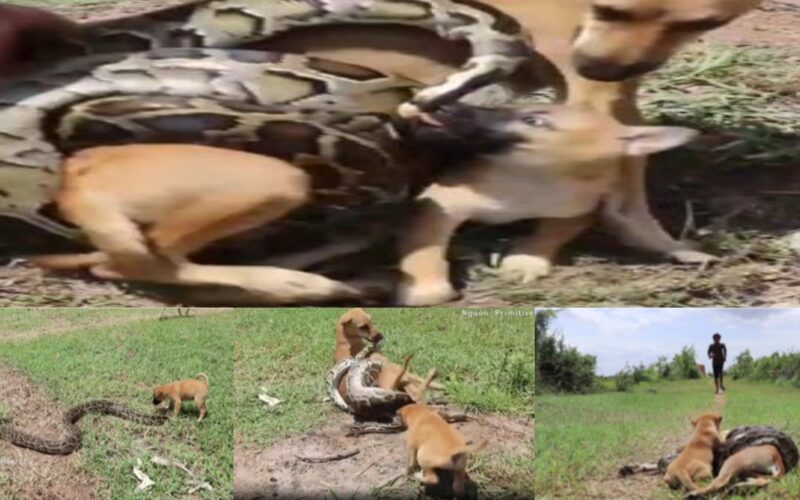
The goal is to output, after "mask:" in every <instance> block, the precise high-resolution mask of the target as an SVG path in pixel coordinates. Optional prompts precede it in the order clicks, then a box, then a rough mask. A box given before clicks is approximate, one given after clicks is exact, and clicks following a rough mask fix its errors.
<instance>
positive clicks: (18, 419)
mask: <svg viewBox="0 0 800 500" xmlns="http://www.w3.org/2000/svg"><path fill="white" fill-rule="evenodd" d="M0 401H3V404H4V405H5V406H6V407H7V408H8V414H6V415H5V416H6V417H8V418H10V419H11V421H12V422H13V423H14V425H16V426H19V427H20V428H23V429H26V430H29V431H30V432H33V433H35V434H38V435H41V436H43V437H49V438H58V437H59V433H60V432H61V429H60V426H59V425H54V424H55V423H56V422H60V421H61V417H62V415H63V412H64V411H65V408H62V407H61V406H60V405H59V404H58V403H57V402H55V401H52V400H50V399H48V398H47V397H46V396H45V394H44V392H43V391H42V390H41V389H40V388H39V387H37V386H36V385H34V384H32V383H31V382H30V381H29V380H28V379H27V378H26V377H25V376H24V375H22V374H20V373H19V372H17V371H15V370H13V369H11V368H9V367H7V366H5V365H2V364H0ZM80 463H81V451H80V450H78V451H76V452H75V453H73V454H72V455H68V456H66V457H56V456H49V455H43V454H41V453H37V452H35V451H31V450H25V449H22V448H17V447H16V446H13V445H11V444H10V443H7V442H5V441H2V440H0V490H2V491H3V492H4V494H8V495H11V497H12V498H29V499H42V500H56V499H59V498H97V496H96V494H95V491H96V490H97V488H98V486H99V485H100V484H101V480H100V479H99V478H97V477H94V476H92V475H90V474H89V473H87V472H86V471H85V470H82V469H81V467H80Z"/></svg>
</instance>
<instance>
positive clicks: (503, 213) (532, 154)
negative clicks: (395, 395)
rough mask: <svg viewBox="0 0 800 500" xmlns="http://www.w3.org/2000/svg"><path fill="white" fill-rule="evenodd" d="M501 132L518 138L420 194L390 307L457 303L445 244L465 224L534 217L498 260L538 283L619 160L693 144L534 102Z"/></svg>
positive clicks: (605, 189)
mask: <svg viewBox="0 0 800 500" xmlns="http://www.w3.org/2000/svg"><path fill="white" fill-rule="evenodd" d="M517 109H518V111H517V112H518V113H520V116H532V117H535V118H536V119H537V120H546V121H547V125H546V126H542V125H529V124H526V123H525V122H523V121H521V120H520V119H515V120H514V121H513V122H512V123H511V124H510V125H509V129H510V130H509V132H511V133H514V134H516V135H517V136H520V137H523V138H524V140H523V141H522V142H520V143H518V144H516V145H514V146H513V147H512V148H511V150H510V151H508V152H505V153H503V154H502V155H500V154H498V155H494V156H491V157H488V158H486V159H485V160H483V161H482V162H481V163H476V164H473V165H472V166H471V167H468V168H464V169H462V170H460V171H458V172H456V173H454V174H453V175H451V176H449V177H446V178H444V179H441V180H440V181H438V182H436V183H434V184H432V185H431V186H430V187H428V188H427V189H426V190H425V191H424V192H423V193H422V194H421V195H420V197H419V198H418V199H419V201H420V205H421V211H420V214H419V215H418V217H417V219H416V220H415V221H414V222H413V223H412V227H411V229H410V230H409V231H408V233H407V234H406V235H405V236H404V237H403V238H402V241H401V249H400V253H401V255H402V260H401V263H400V269H401V271H402V273H403V282H402V283H401V286H400V290H399V300H400V302H401V303H403V304H405V305H413V306H430V305H436V304H440V303H443V302H447V301H449V300H451V299H453V298H455V297H457V293H456V291H455V290H454V289H453V287H452V285H451V284H450V281H449V275H450V272H449V264H448V261H447V253H448V247H449V242H450V239H451V237H452V235H453V234H454V232H455V231H456V229H458V227H459V226H461V225H462V224H463V223H465V222H467V221H478V222H483V223H487V224H503V223H509V222H514V221H517V220H522V219H539V220H540V222H541V223H540V226H539V229H538V231H537V232H536V233H534V234H533V235H532V236H530V237H529V238H525V239H522V240H519V241H517V242H516V243H515V244H514V245H513V247H512V248H511V252H510V253H509V254H508V255H507V256H506V258H505V259H504V260H503V261H502V262H501V269H502V270H503V271H505V272H506V273H507V274H509V275H513V276H517V277H521V278H522V280H523V281H531V280H533V279H536V278H538V277H540V276H544V275H546V274H547V273H548V272H549V270H550V265H551V261H552V259H553V258H554V256H555V253H556V252H557V251H558V249H559V248H560V247H561V245H562V244H563V243H564V242H565V241H568V240H569V239H572V238H574V237H575V236H577V235H578V234H580V233H581V231H583V230H584V229H585V228H586V227H587V226H588V225H589V224H591V222H592V220H593V217H594V214H595V213H596V211H597V209H598V207H600V206H602V205H603V204H604V203H606V201H607V200H608V198H609V197H611V196H613V193H614V190H615V189H616V188H617V187H618V185H619V183H620V182H621V175H622V170H621V167H622V165H621V162H620V160H619V159H620V158H624V157H628V156H634V155H640V154H651V153H655V152H657V151H661V150H664V149H669V148H672V147H675V146H677V145H680V144H682V143H684V142H686V141H688V140H689V139H691V138H692V137H693V136H694V134H695V133H694V132H693V131H691V130H688V129H680V128H671V127H628V126H624V125H622V124H620V123H619V122H618V121H617V120H615V119H614V118H613V117H611V116H610V115H608V114H607V113H603V112H595V111H591V110H589V109H584V108H577V107H573V106H564V105H553V104H538V105H529V106H526V107H525V108H517Z"/></svg>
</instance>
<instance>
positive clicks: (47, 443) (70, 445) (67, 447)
mask: <svg viewBox="0 0 800 500" xmlns="http://www.w3.org/2000/svg"><path fill="white" fill-rule="evenodd" d="M90 413H95V414H99V415H111V416H114V417H118V418H121V419H124V420H129V421H131V422H136V423H138V424H142V425H151V426H154V425H163V424H164V423H165V422H166V421H167V420H168V417H167V416H165V415H146V414H144V413H139V412H137V411H134V410H132V409H130V408H128V407H127V406H125V405H121V404H118V403H114V402H113V401H107V400H95V401H88V402H86V403H83V404H80V405H78V406H75V407H72V408H70V409H69V410H67V411H66V412H65V413H64V417H63V419H62V424H63V425H64V428H65V432H64V436H63V437H62V438H61V439H47V438H43V437H40V436H36V435H34V434H31V433H29V432H26V431H23V430H21V429H19V428H17V427H14V426H13V425H11V424H10V423H9V422H8V421H6V420H0V439H2V440H4V441H8V442H10V443H11V444H14V445H16V446H20V447H22V448H28V449H30V450H34V451H38V452H39V453H45V454H47V455H69V454H71V453H73V452H74V451H75V450H77V449H78V448H80V446H81V439H82V437H83V433H82V432H81V429H80V428H79V427H78V425H77V424H78V421H79V420H80V419H82V418H83V417H84V416H86V415H88V414H90Z"/></svg>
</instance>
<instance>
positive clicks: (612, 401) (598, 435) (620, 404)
mask: <svg viewBox="0 0 800 500" xmlns="http://www.w3.org/2000/svg"><path fill="white" fill-rule="evenodd" d="M727 385H728V389H729V390H728V393H727V394H726V396H725V397H726V404H725V406H724V407H723V408H722V409H721V413H722V415H723V417H724V420H723V428H724V429H730V428H732V427H735V426H738V425H745V424H749V425H754V424H763V425H772V426H775V427H777V428H779V429H782V430H784V431H785V432H787V433H788V434H789V435H791V436H792V437H793V438H795V439H796V440H800V422H798V420H797V416H798V415H800V390H797V389H792V388H783V387H779V386H776V385H771V384H761V383H754V382H743V381H735V382H734V381H728V382H727ZM713 409H714V396H713V384H712V383H711V382H710V381H709V380H707V379H701V380H686V381H678V382H660V383H655V384H640V385H637V386H636V387H635V388H634V389H633V391H632V392H628V393H619V392H605V393H598V394H592V395H585V396H577V395H552V394H547V395H537V397H536V410H537V413H538V416H539V418H538V420H537V426H536V434H537V442H536V446H537V457H536V460H537V464H536V465H537V476H536V493H537V496H540V497H542V498H553V497H572V498H577V497H580V496H581V495H585V494H586V493H587V482H590V481H592V480H601V481H602V480H609V479H610V480H614V479H613V478H614V476H615V474H616V471H617V469H618V468H619V467H621V466H622V465H626V464H630V463H638V462H651V463H652V462H654V461H656V460H657V459H658V458H659V457H660V456H661V455H662V454H664V453H666V452H669V451H671V450H672V449H674V447H675V446H676V445H677V444H680V443H681V442H682V440H684V439H685V438H686V437H687V436H688V435H689V433H690V430H691V429H690V427H689V419H690V418H691V417H693V416H696V415H698V414H700V413H702V412H704V411H709V410H713ZM619 481H622V480H619ZM798 495H800V473H798V471H794V472H792V473H791V474H790V475H789V476H788V477H786V478H785V479H782V480H781V481H780V482H779V483H777V484H774V485H772V486H770V488H769V489H768V490H767V491H765V492H759V493H757V494H756V495H755V498H765V499H766V498H797V497H798ZM651 496H652V497H654V498H676V499H677V498H681V496H680V495H679V494H675V493H671V492H670V491H669V490H668V489H667V488H666V486H662V484H661V483H660V482H658V486H657V489H656V490H655V491H653V492H652V495H651Z"/></svg>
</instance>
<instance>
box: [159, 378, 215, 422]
mask: <svg viewBox="0 0 800 500" xmlns="http://www.w3.org/2000/svg"><path fill="white" fill-rule="evenodd" d="M207 398H208V376H207V375H206V374H205V373H198V374H197V376H195V378H193V379H188V380H179V381H176V382H170V383H169V384H164V385H159V386H158V387H156V388H154V389H153V404H154V405H156V406H158V405H160V404H161V403H162V402H164V401H171V402H172V416H173V417H177V416H178V414H180V412H181V401H192V400H193V401H194V404H195V406H197V410H198V411H199V412H200V416H199V417H197V421H198V422H200V421H201V420H203V418H204V417H205V416H206V399H207Z"/></svg>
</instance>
